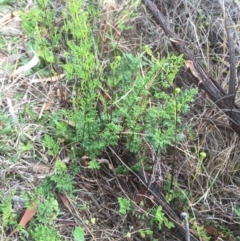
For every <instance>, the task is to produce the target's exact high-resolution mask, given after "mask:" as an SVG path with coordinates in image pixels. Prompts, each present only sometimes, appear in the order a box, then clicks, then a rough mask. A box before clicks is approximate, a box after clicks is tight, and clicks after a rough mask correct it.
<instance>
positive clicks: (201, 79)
mask: <svg viewBox="0 0 240 241" xmlns="http://www.w3.org/2000/svg"><path fill="white" fill-rule="evenodd" d="M142 2H143V4H144V5H145V6H146V8H147V9H148V10H149V11H150V12H151V14H152V15H153V16H154V18H155V20H156V21H157V22H158V24H159V25H160V26H161V28H162V29H163V30H164V32H165V34H166V35H167V36H168V38H169V40H170V41H171V44H172V46H173V47H174V49H175V50H176V51H177V52H178V53H180V54H183V55H184V59H185V60H186V61H185V71H186V73H187V76H188V78H189V80H190V81H192V82H193V83H195V84H196V85H197V86H198V87H199V88H201V89H203V90H204V91H205V92H206V94H207V95H208V97H209V98H210V99H211V100H212V101H213V102H214V103H215V104H216V105H217V106H218V107H219V108H220V109H221V110H222V111H223V112H224V113H225V114H226V115H227V116H228V117H229V122H230V125H231V127H232V128H233V130H234V131H235V132H236V133H237V134H238V135H240V109H239V107H238V106H237V105H236V104H235V103H234V104H233V105H231V103H229V101H227V100H228V98H229V95H227V94H226V92H225V91H224V90H223V89H222V88H221V86H220V85H219V84H218V83H217V81H214V80H213V79H212V78H210V77H209V75H208V73H207V72H206V71H205V69H204V68H203V67H202V66H201V64H200V63H199V62H198V61H197V60H196V59H195V57H194V55H193V54H192V52H191V51H190V50H189V49H188V47H187V46H186V45H185V44H184V42H183V41H182V40H181V39H180V38H179V37H178V36H177V35H176V34H175V32H174V31H173V30H172V29H171V28H170V26H169V25H168V23H167V22H166V20H165V18H164V16H163V15H162V13H161V12H160V11H159V10H158V8H157V7H156V5H155V4H154V3H153V2H152V1H150V0H143V1H142Z"/></svg>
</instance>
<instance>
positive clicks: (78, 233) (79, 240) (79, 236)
mask: <svg viewBox="0 0 240 241" xmlns="http://www.w3.org/2000/svg"><path fill="white" fill-rule="evenodd" d="M73 237H74V241H84V240H85V239H84V229H83V228H81V227H76V228H75V229H74V231H73Z"/></svg>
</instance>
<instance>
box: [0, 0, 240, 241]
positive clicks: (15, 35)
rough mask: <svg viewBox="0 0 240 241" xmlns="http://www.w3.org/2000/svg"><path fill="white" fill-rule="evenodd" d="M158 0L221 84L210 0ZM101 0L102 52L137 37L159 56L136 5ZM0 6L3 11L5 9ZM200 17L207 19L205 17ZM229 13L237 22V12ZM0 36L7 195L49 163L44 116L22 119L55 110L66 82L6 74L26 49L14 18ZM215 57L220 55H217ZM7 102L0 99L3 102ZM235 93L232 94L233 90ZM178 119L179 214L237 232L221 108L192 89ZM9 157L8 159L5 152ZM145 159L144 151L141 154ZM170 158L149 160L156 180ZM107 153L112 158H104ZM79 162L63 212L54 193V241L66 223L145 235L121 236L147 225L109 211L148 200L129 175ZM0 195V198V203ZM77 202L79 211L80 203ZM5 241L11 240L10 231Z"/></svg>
mask: <svg viewBox="0 0 240 241" xmlns="http://www.w3.org/2000/svg"><path fill="white" fill-rule="evenodd" d="M159 2H160V3H159V4H158V7H159V9H160V10H161V11H162V12H163V13H164V14H165V15H166V16H167V19H168V22H169V23H170V24H171V26H172V28H173V29H175V31H176V32H177V33H178V34H179V36H180V38H181V39H183V40H184V41H185V42H187V43H188V45H189V47H190V48H191V49H192V51H193V52H194V53H195V54H196V57H197V58H198V59H199V61H200V62H202V63H203V65H205V67H206V68H207V69H208V71H209V72H210V74H211V75H212V76H213V77H215V78H216V79H217V80H219V82H220V83H221V84H223V87H227V83H228V81H229V75H228V66H227V61H228V55H227V54H228V53H227V50H226V49H227V48H226V46H224V45H223V44H224V41H223V38H222V37H221V36H222V35H223V19H222V15H221V13H219V8H218V7H217V6H216V3H212V1H207V0H206V1H195V0H194V1H172V3H171V1H168V0H166V1H164V0H163V1H159ZM233 2H234V1H233ZM62 4H64V2H62ZM128 4H131V5H130V6H131V7H130V9H128V11H127V12H128V14H130V17H129V16H128V15H124V11H125V9H126V8H127V6H128ZM102 7H103V13H102V18H101V19H100V20H99V19H98V20H96V21H97V24H98V26H99V30H98V33H97V35H98V36H99V40H100V41H99V42H100V47H101V48H100V52H101V56H102V57H103V58H105V56H108V55H110V54H111V51H112V49H111V41H112V39H114V40H115V41H116V42H117V43H118V46H119V48H120V49H122V50H123V51H126V52H132V53H135V52H136V51H137V50H138V49H139V48H141V47H142V45H143V44H149V45H150V46H151V48H152V49H153V50H154V51H155V52H160V55H161V56H164V55H166V54H167V53H169V52H170V51H171V50H172V48H171V47H170V46H169V45H168V40H167V38H166V36H164V34H163V32H162V31H161V29H160V28H159V27H158V26H157V25H156V24H155V23H154V21H153V20H152V19H151V16H150V15H149V14H148V13H147V12H146V9H145V8H144V7H143V6H137V4H134V3H133V2H131V1H127V2H126V3H123V1H114V0H111V1H110V0H109V1H104V2H103V6H102ZM200 10H201V11H202V12H201V13H200V12H199V11H200ZM236 11H237V10H236ZM6 12H9V9H8V10H7V11H6ZM6 12H4V13H3V14H2V17H3V16H5V14H6ZM136 13H137V14H136ZM201 14H202V15H201ZM131 15H132V16H131ZM208 16H211V17H212V19H210V20H208V19H207V18H208ZM236 18H237V20H236V22H237V23H238V24H239V19H238V16H236ZM118 21H122V22H123V23H125V24H126V23H127V24H129V25H130V26H132V29H129V30H121V29H119V28H118V27H117V26H119V25H118ZM219 25H220V26H219ZM216 26H217V27H216ZM109 29H111V30H112V36H108V33H109ZM236 31H237V30H236ZM216 36H217V37H216ZM1 41H2V43H3V44H2V47H1V50H0V97H1V99H0V108H2V110H3V111H4V113H5V114H6V115H8V116H9V117H10V118H11V119H14V118H16V120H17V121H16V122H15V125H14V126H13V128H14V129H13V130H12V133H11V134H10V135H9V138H8V137H6V136H4V137H3V136H2V137H0V142H1V143H4V144H5V145H6V147H8V148H9V150H8V157H6V156H5V155H1V154H0V167H1V169H0V179H1V185H0V192H1V193H2V195H3V196H11V194H12V193H15V195H19V194H20V193H21V192H22V191H24V192H27V193H31V192H32V190H34V189H35V188H36V187H37V186H39V185H40V184H41V182H42V177H44V176H46V175H49V174H50V175H51V168H52V167H53V161H54V160H52V159H51V158H50V157H49V156H48V155H47V153H46V150H45V148H44V146H43V145H42V144H41V142H40V141H39V140H40V139H41V137H42V136H43V134H44V133H47V132H48V127H47V126H46V125H45V123H42V124H40V123H38V124H36V123H34V122H32V117H31V116H30V115H31V114H33V115H36V118H38V117H41V114H42V113H43V112H44V113H46V112H47V113H49V115H51V113H53V112H54V111H55V110H57V109H59V108H61V104H62V99H63V94H61V93H65V95H66V96H65V95H64V99H69V98H70V96H71V86H68V85H66V86H63V85H61V84H59V81H57V82H55V81H50V82H47V81H46V82H45V81H42V82H37V83H32V82H34V81H33V80H34V79H38V78H39V76H38V75H37V74H32V75H30V76H28V77H16V78H12V73H13V70H14V68H17V65H18V62H19V61H20V60H21V59H22V58H23V57H26V56H27V55H28V53H27V51H26V49H25V46H24V37H23V35H22V32H21V27H20V26H19V24H18V22H16V20H14V19H11V21H10V22H9V23H8V24H4V28H3V27H1ZM219 46H220V47H219ZM221 46H222V47H221ZM223 47H224V48H225V50H224V49H223ZM224 51H225V52H224ZM223 53H225V55H224V56H223ZM216 56H218V58H219V59H220V60H222V61H217V60H216ZM238 58H239V56H238ZM219 59H218V60H219ZM104 60H105V61H107V59H104ZM103 64H104V61H103ZM13 67H14V68H13ZM220 70H221V72H220ZM31 81H32V82H31ZM178 82H179V83H180V84H181V85H185V86H188V85H189V83H188V82H187V81H186V80H185V79H184V73H182V74H181V75H180V76H179V79H178V80H177V83H178ZM59 93H60V94H59ZM7 99H9V100H10V102H7ZM236 99H237V100H238V99H239V96H238V93H237V98H236ZM30 109H31V111H30ZM12 110H13V111H12ZM30 112H31V113H30ZM185 120H186V122H188V123H189V124H191V125H192V129H191V131H190V132H191V133H190V134H188V138H187V139H186V140H185V141H184V142H183V143H181V144H179V145H178V146H177V152H178V160H177V170H176V172H175V174H176V177H175V181H176V182H177V183H178V188H179V189H180V190H188V191H189V192H190V197H189V198H188V202H189V203H188V207H190V208H189V210H187V211H188V212H189V213H190V214H191V216H194V217H196V220H197V221H198V222H199V223H206V222H209V225H212V227H214V225H213V223H214V222H216V223H217V224H218V225H220V226H221V227H222V229H224V228H225V230H222V229H218V232H219V233H218V235H217V236H218V237H219V238H220V236H221V235H223V237H224V238H227V239H228V240H238V239H237V238H236V239H234V238H233V237H234V236H235V237H236V236H240V234H239V231H238V230H239V225H240V223H239V217H237V216H236V213H235V212H234V206H236V207H237V208H239V209H240V201H239V200H240V179H239V176H240V165H239V150H240V144H239V137H238V136H237V135H236V134H234V133H233V131H232V130H231V128H230V127H229V126H228V122H227V120H226V117H225V116H224V114H223V113H222V112H221V111H220V110H218V109H217V107H216V106H215V105H214V103H211V101H210V100H208V98H207V97H206V96H205V95H204V93H199V95H198V97H197V98H196V102H195V103H194V105H193V106H192V111H191V113H190V114H189V115H187V116H186V117H185ZM46 123H47V120H46ZM6 124H7V123H4V122H0V126H3V127H4V126H5V125H6ZM26 142H31V144H32V145H33V148H32V149H31V151H25V152H22V151H21V147H22V146H23V145H25V144H26ZM61 151H62V152H61V158H62V159H63V160H64V158H68V152H69V150H68V147H67V146H66V147H64V149H63V150H61ZM200 152H205V153H206V154H207V157H206V159H204V160H203V162H202V164H201V165H200V160H199V159H198V158H197V157H196V155H197V153H200ZM9 156H11V157H12V159H9ZM153 156H154V155H153ZM37 157H38V158H37ZM149 158H150V159H151V158H152V156H151V154H149ZM172 158H173V154H172V149H169V152H168V153H165V154H163V155H162V156H161V157H160V158H159V159H158V161H160V166H161V168H160V169H161V171H162V172H163V174H162V178H163V179H166V177H167V176H168V174H169V173H170V172H171V163H172ZM108 159H109V161H110V162H111V161H112V160H111V158H110V157H109V158H108ZM80 165H81V168H82V172H81V174H79V175H78V176H77V178H76V180H75V181H76V188H77V189H78V190H79V192H76V193H74V197H75V198H74V200H73V199H72V198H71V197H68V201H69V205H70V208H71V210H72V213H69V212H68V211H67V209H66V207H64V206H63V205H62V203H61V201H60V199H59V197H58V200H59V204H60V205H61V211H62V213H61V215H60V216H59V217H58V218H57V227H58V230H59V231H60V233H61V234H62V236H63V238H65V239H66V240H72V238H71V235H72V230H73V228H74V226H76V225H79V226H83V227H84V228H85V229H86V231H87V237H86V240H101V241H102V240H136V241H139V240H147V239H143V238H140V237H139V235H137V234H134V231H133V234H132V238H131V239H128V238H127V237H126V234H127V232H131V230H139V229H140V228H146V227H147V226H148V225H147V224H146V223H145V222H144V220H143V221H142V222H139V221H136V220H134V218H133V217H132V216H131V215H129V216H125V217H123V216H122V215H119V213H118V203H117V197H119V196H125V197H128V198H130V199H131V200H136V196H137V194H139V193H140V195H141V196H143V197H142V198H143V199H144V200H147V201H146V203H148V205H149V206H154V202H153V201H152V200H151V197H149V196H148V195H147V194H145V193H144V194H141V186H140V184H139V183H138V181H137V180H135V179H134V178H133V177H132V176H131V175H129V176H128V175H127V176H121V175H116V173H115V172H113V171H112V170H110V169H109V168H108V165H107V164H106V165H105V164H104V165H103V167H102V169H101V171H93V170H90V169H89V168H87V167H86V165H85V163H84V161H80ZM157 168H159V167H156V168H155V170H153V171H154V172H157V171H159V169H158V170H157ZM3 196H2V197H0V201H1V200H2V199H3ZM86 205H87V208H84V207H85V206H86ZM135 205H136V206H137V208H138V209H139V210H140V211H139V212H140V214H141V210H142V209H144V207H142V206H140V204H139V203H137V202H135ZM177 211H179V212H180V211H181V210H177ZM140 214H139V215H140ZM93 218H95V219H96V221H95V222H93V223H92V224H88V225H87V224H86V223H85V221H84V220H93ZM0 226H2V225H1V224H0ZM215 227H217V226H215ZM215 227H214V228H215ZM227 229H228V230H230V231H231V234H232V236H226V230H227ZM8 232H9V230H5V229H3V228H2V231H1V237H0V238H1V240H8V239H7V234H8ZM154 232H155V233H154V234H155V236H156V237H157V238H158V240H180V239H179V238H177V237H175V236H174V233H171V232H169V231H168V230H165V229H164V230H162V231H159V230H157V229H156V230H154ZM215 238H216V237H215ZM9 240H10V239H9ZM12 240H13V239H12ZM14 240H18V238H17V236H16V237H15V239H14Z"/></svg>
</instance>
